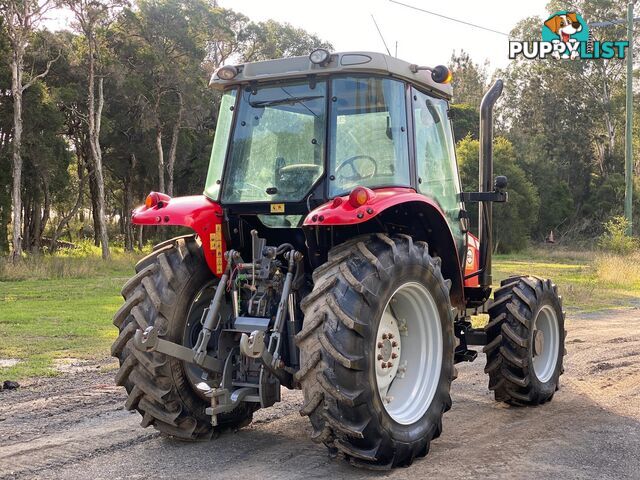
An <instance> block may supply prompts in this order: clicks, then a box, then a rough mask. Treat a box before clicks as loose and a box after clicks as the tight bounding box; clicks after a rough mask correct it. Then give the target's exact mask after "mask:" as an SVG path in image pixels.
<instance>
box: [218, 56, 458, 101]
mask: <svg viewBox="0 0 640 480" xmlns="http://www.w3.org/2000/svg"><path fill="white" fill-rule="evenodd" d="M234 66H235V67H236V69H237V70H238V74H237V75H236V76H235V77H234V78H233V79H231V80H223V79H221V78H219V77H218V75H217V72H216V73H214V74H213V75H212V77H211V81H210V82H209V85H210V86H211V87H212V88H214V89H216V90H223V89H225V88H227V87H229V86H232V85H242V84H250V83H254V82H258V83H259V82H271V81H274V80H285V79H289V78H300V77H305V76H309V75H318V76H323V75H329V74H336V73H342V74H345V73H346V74H349V73H353V74H377V75H388V76H391V77H394V78H398V79H402V80H406V81H408V82H409V83H412V84H414V85H416V86H417V87H420V88H422V89H426V90H429V91H431V92H434V93H437V94H439V95H440V96H443V97H445V98H447V99H451V96H452V93H453V91H452V88H451V84H448V83H436V82H434V81H433V80H432V79H431V71H430V70H418V71H417V72H415V73H414V71H413V70H415V69H412V67H415V65H412V64H410V63H409V62H405V61H404V60H400V59H398V58H395V57H391V56H389V55H385V54H383V53H376V52H338V53H331V55H330V57H329V60H328V61H327V62H326V63H324V64H321V65H320V64H314V63H312V62H311V60H310V59H309V57H289V58H280V59H276V60H265V61H262V62H253V63H244V64H238V65H234Z"/></svg>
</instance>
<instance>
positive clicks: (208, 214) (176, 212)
mask: <svg viewBox="0 0 640 480" xmlns="http://www.w3.org/2000/svg"><path fill="white" fill-rule="evenodd" d="M154 193H155V192H152V193H151V194H150V196H151V195H153V194H154ZM149 204H152V206H146V205H142V206H141V207H138V208H136V209H135V210H134V211H133V213H132V214H131V222H132V223H133V224H135V225H155V226H159V225H180V226H184V227H189V228H191V229H192V230H193V231H195V232H196V233H197V234H198V236H199V237H200V241H201V242H202V251H203V252H204V258H205V260H206V262H207V265H208V266H209V268H210V269H211V271H212V272H213V273H214V274H215V275H216V276H218V277H220V276H222V273H223V272H224V269H225V268H226V260H225V259H224V252H225V250H226V243H225V240H224V235H222V219H223V213H222V207H221V206H220V205H219V204H217V203H216V202H214V201H212V200H209V199H208V198H207V197H205V196H204V195H193V196H189V197H176V198H171V197H169V196H167V195H164V194H155V197H153V201H150V202H149V203H147V205H149Z"/></svg>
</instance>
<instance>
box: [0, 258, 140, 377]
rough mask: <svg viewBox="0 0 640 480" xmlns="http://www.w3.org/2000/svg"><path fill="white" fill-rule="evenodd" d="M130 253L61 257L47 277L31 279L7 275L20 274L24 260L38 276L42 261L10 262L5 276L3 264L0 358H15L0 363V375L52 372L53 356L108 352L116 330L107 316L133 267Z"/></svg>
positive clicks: (89, 356) (94, 355)
mask: <svg viewBox="0 0 640 480" xmlns="http://www.w3.org/2000/svg"><path fill="white" fill-rule="evenodd" d="M136 258H138V257H137V256H134V255H115V256H114V259H113V260H111V261H109V262H103V261H102V260H101V259H100V258H99V257H98V258H95V257H91V258H84V259H76V258H72V259H64V264H65V266H64V267H60V268H57V267H56V268H54V269H53V270H52V271H50V273H51V274H52V275H51V276H52V277H53V278H40V279H37V280H13V279H12V280H11V281H7V278H14V277H17V278H21V277H22V276H23V274H24V273H25V272H24V271H23V269H28V268H29V266H31V267H34V271H35V272H36V276H37V277H38V276H39V277H42V276H43V275H44V274H43V272H45V271H46V270H47V267H42V266H37V265H36V261H35V260H32V261H28V262H27V263H26V266H25V265H22V267H21V266H20V265H19V266H17V267H12V268H11V269H10V271H11V272H12V274H13V277H7V270H6V269H5V270H4V275H5V276H4V277H0V278H2V280H0V359H19V360H20V362H19V363H17V364H16V365H14V366H11V367H0V380H2V379H22V378H26V377H35V376H51V375H56V374H57V373H59V372H58V370H57V369H56V368H55V364H56V360H58V361H59V359H68V358H72V359H79V360H94V359H103V358H105V357H108V356H109V347H110V345H111V342H113V340H114V339H115V337H116V336H117V331H116V329H115V327H114V326H113V325H112V324H111V317H112V316H113V313H114V312H115V311H116V310H117V309H118V307H119V306H120V305H121V303H122V297H121V296H120V288H121V287H122V285H123V284H124V282H126V280H127V279H128V278H129V277H130V276H131V274H132V273H133V265H134V264H135V261H136ZM41 261H42V262H54V263H59V262H60V261H61V259H60V258H48V259H42V260H41ZM0 272H1V270H0ZM60 272H62V273H64V275H62V276H60V275H59V274H60Z"/></svg>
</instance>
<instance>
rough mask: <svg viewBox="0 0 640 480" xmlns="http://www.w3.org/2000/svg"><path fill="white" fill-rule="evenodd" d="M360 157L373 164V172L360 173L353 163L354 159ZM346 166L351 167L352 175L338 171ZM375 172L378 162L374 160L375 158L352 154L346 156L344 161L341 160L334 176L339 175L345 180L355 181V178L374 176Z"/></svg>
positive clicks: (376, 171) (362, 178)
mask: <svg viewBox="0 0 640 480" xmlns="http://www.w3.org/2000/svg"><path fill="white" fill-rule="evenodd" d="M360 159H364V160H367V161H368V162H369V163H372V164H373V172H372V173H370V174H367V175H362V173H360V171H359V170H358V169H357V168H356V166H355V163H354V162H355V161H356V160H360ZM347 166H348V167H350V168H351V171H352V172H353V175H351V176H347V175H344V174H341V173H339V172H340V170H342V169H343V168H344V167H347ZM377 173H378V162H376V160H375V159H374V158H373V157H371V156H369V155H354V156H353V157H349V158H347V159H346V160H345V161H344V162H342V163H341V164H340V165H338V167H337V168H336V177H337V176H340V177H342V178H344V179H345V180H346V181H347V182H353V181H357V180H364V179H365V178H371V177H374V176H375V175H376V174H377Z"/></svg>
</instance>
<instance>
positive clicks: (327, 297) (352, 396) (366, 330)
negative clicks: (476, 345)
mask: <svg viewBox="0 0 640 480" xmlns="http://www.w3.org/2000/svg"><path fill="white" fill-rule="evenodd" d="M313 278H314V289H313V291H312V292H311V293H310V294H309V295H308V296H307V297H305V299H304V300H303V301H302V310H303V311H304V314H305V318H304V325H303V328H302V331H301V332H300V333H299V334H298V335H297V337H296V340H297V343H298V345H299V347H300V355H301V365H302V366H301V368H300V371H299V372H298V374H297V375H296V379H297V380H298V381H299V382H300V383H301V385H302V389H303V392H304V399H305V402H304V405H303V408H302V410H301V414H302V415H308V416H309V419H310V421H311V424H312V426H313V434H312V438H313V439H314V440H315V441H317V442H322V443H324V444H325V445H326V446H327V447H328V448H329V450H330V451H331V452H336V453H337V452H341V453H342V454H343V455H344V457H345V458H346V459H347V460H349V461H350V462H351V463H353V464H355V465H357V466H362V467H367V468H374V469H380V468H391V467H394V466H406V465H409V464H411V462H412V461H413V460H414V458H416V457H420V456H424V455H426V454H427V453H428V451H429V445H430V442H431V440H432V439H434V438H437V437H438V436H439V435H440V433H441V431H442V415H443V413H444V412H445V411H447V410H448V409H449V408H450V407H451V397H450V395H449V391H450V387H451V381H452V380H453V376H454V367H453V351H454V333H453V313H452V308H451V304H450V299H449V288H450V282H449V281H446V280H445V279H444V278H443V277H442V273H441V271H440V259H439V258H433V257H431V256H430V255H429V253H428V247H427V244H426V243H424V242H413V240H412V239H411V237H409V236H403V235H398V236H394V237H391V238H390V237H388V236H386V235H382V234H378V235H371V236H367V237H361V238H358V239H354V240H353V241H350V242H347V243H345V244H343V245H340V246H338V247H336V248H334V249H333V250H331V251H330V252H329V259H328V262H327V263H326V264H324V265H323V266H321V267H319V268H318V269H316V271H315V272H314V274H313ZM398 367H400V368H403V367H405V368H404V371H401V370H400V369H399V368H398ZM387 372H389V373H388V375H389V378H388V379H386V380H385V378H384V375H385V374H386V373H387ZM389 381H391V383H390V385H389Z"/></svg>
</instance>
